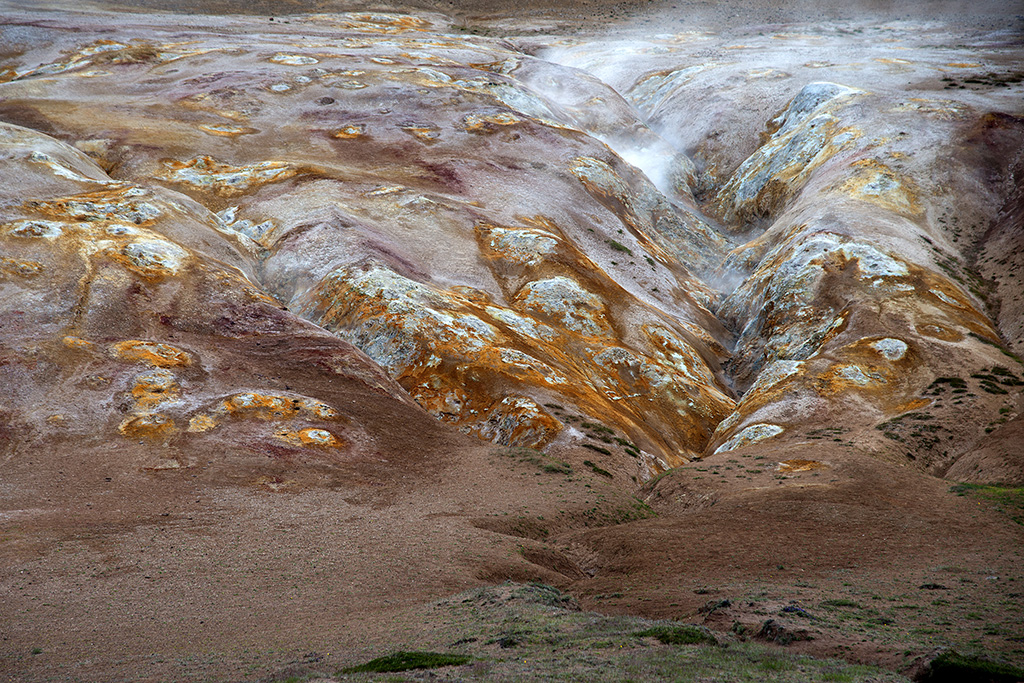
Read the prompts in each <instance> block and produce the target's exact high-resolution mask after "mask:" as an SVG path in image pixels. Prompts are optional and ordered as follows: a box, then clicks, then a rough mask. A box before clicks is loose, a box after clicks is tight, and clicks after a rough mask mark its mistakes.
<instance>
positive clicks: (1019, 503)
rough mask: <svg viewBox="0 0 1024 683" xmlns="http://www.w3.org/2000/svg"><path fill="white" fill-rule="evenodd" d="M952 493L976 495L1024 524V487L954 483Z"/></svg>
mask: <svg viewBox="0 0 1024 683" xmlns="http://www.w3.org/2000/svg"><path fill="white" fill-rule="evenodd" d="M949 491H950V493H955V494H957V495H958V496H968V495H970V496H976V497H978V498H981V499H983V500H986V501H988V502H989V503H991V504H992V505H994V506H995V508H996V509H997V510H999V511H1000V512H1002V513H1003V514H1005V515H1007V516H1008V517H1009V518H1010V519H1012V520H1013V521H1014V522H1016V523H1017V524H1021V525H1024V487H1016V488H1015V487H1010V486H993V485H989V484H968V483H966V482H963V483H960V484H954V485H953V486H951V487H950V488H949Z"/></svg>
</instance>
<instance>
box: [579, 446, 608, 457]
mask: <svg viewBox="0 0 1024 683" xmlns="http://www.w3.org/2000/svg"><path fill="white" fill-rule="evenodd" d="M580 445H581V446H583V447H584V448H589V449H590V450H592V451H597V452H598V453H603V454H605V455H611V454H612V452H611V451H610V450H608V449H607V448H602V447H601V446H595V445H594V444H592V443H584V444H580Z"/></svg>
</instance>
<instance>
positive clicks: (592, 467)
mask: <svg viewBox="0 0 1024 683" xmlns="http://www.w3.org/2000/svg"><path fill="white" fill-rule="evenodd" d="M583 464H584V465H586V466H587V467H589V468H590V470H591V471H592V472H593V473H594V474H600V475H601V476H602V477H608V478H609V479H611V478H612V476H613V475H612V473H611V472H609V471H608V470H606V469H602V468H601V467H599V466H597V465H595V464H594V463H593V462H591V461H590V460H584V461H583Z"/></svg>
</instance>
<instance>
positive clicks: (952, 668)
mask: <svg viewBox="0 0 1024 683" xmlns="http://www.w3.org/2000/svg"><path fill="white" fill-rule="evenodd" d="M1022 679H1024V668H1021V667H1017V666H1012V665H1010V664H1006V663H1004V662H997V661H994V660H991V659H985V658H983V657H978V656H969V655H962V654H960V653H959V652H956V651H955V650H949V651H947V652H943V653H942V654H941V655H939V656H938V657H936V658H935V659H933V660H932V662H931V666H930V667H929V670H928V673H927V674H926V675H925V676H924V677H922V678H920V679H918V680H920V681H923V682H926V683H959V681H986V683H1015V682H1016V681H1020V680H1022Z"/></svg>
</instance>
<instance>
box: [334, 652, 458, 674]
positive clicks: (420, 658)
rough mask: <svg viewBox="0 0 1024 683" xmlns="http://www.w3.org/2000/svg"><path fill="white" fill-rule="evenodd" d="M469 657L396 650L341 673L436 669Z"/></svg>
mask: <svg viewBox="0 0 1024 683" xmlns="http://www.w3.org/2000/svg"><path fill="white" fill-rule="evenodd" d="M469 659H470V658H469V657H467V656H466V655H448V654H442V653H440V652H396V653H394V654H391V655H387V656H385V657H378V658H377V659H371V660H370V661H368V662H366V663H365V664H360V665H359V666H351V667H349V668H347V669H342V670H341V673H343V674H358V673H387V672H391V671H412V670H413V669H436V668H437V667H441V666H462V665H463V664H465V663H466V662H468V661H469Z"/></svg>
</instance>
